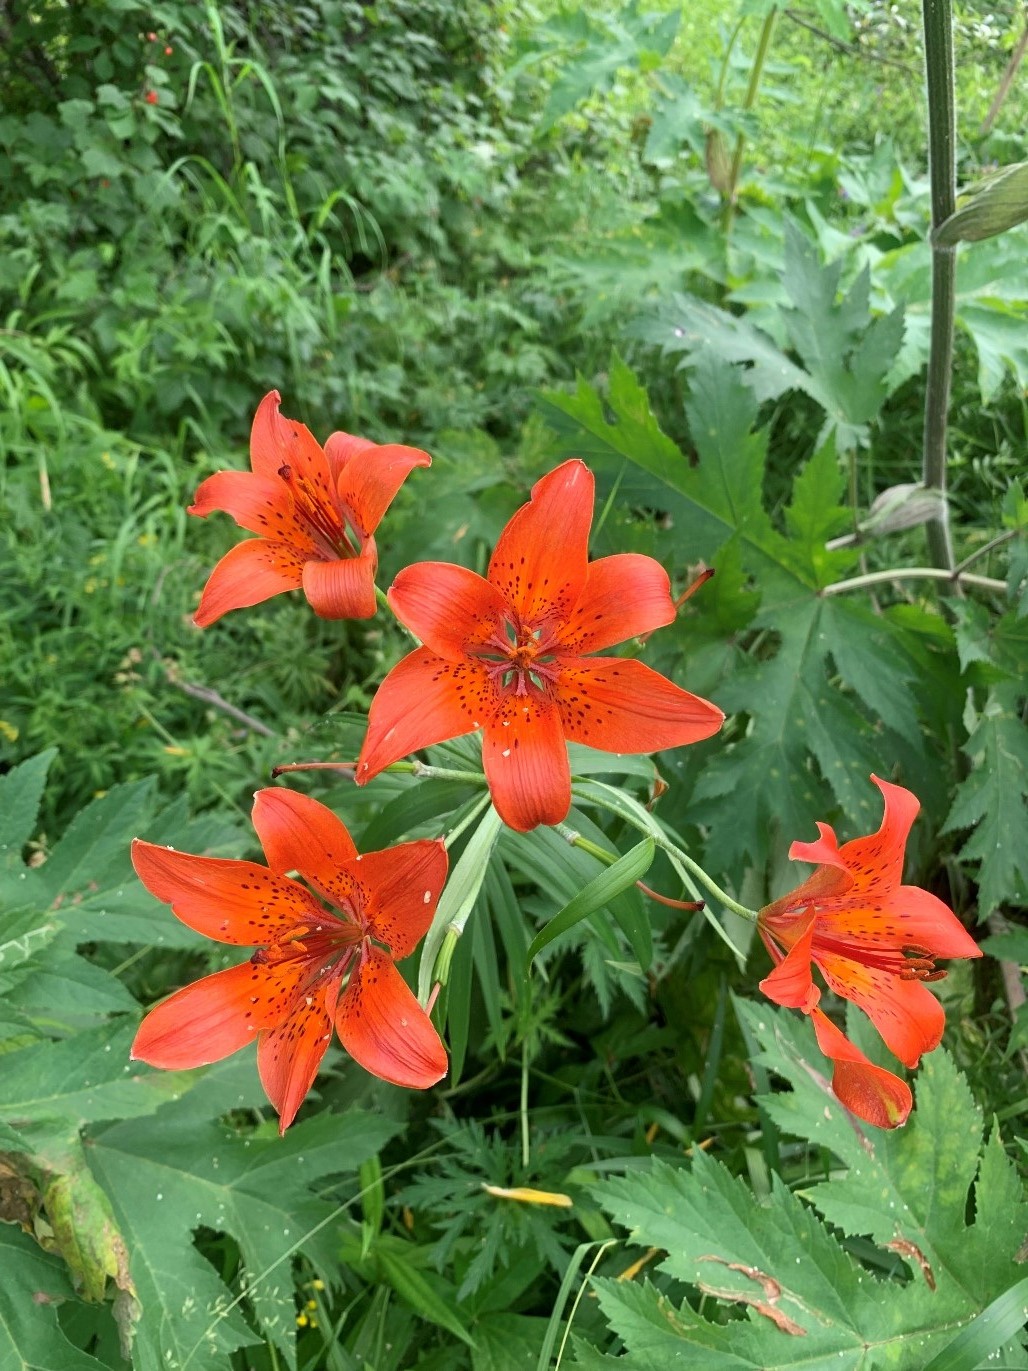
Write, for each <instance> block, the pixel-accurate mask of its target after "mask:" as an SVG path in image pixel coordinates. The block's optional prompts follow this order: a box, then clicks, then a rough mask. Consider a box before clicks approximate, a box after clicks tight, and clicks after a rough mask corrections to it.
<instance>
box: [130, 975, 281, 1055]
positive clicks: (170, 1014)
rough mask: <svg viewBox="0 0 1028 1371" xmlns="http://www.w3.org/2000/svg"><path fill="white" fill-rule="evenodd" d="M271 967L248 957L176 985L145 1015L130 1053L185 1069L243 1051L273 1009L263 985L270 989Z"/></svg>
mask: <svg viewBox="0 0 1028 1371" xmlns="http://www.w3.org/2000/svg"><path fill="white" fill-rule="evenodd" d="M267 972H268V968H266V967H254V966H251V965H250V963H249V962H243V964H242V966H230V967H229V968H228V969H227V970H226V971H216V972H215V973H214V975H213V976H205V977H204V978H203V980H200V981H195V982H194V983H193V984H192V985H187V986H185V987H184V988H183V989H182V990H177V991H176V992H175V994H174V995H171V996H169V997H168V999H166V1000H163V1001H162V1002H161V1003H160V1004H159V1005H157V1006H156V1008H154V1009H151V1010H150V1012H149V1014H147V1016H146V1017H145V1018H144V1020H143V1022H142V1023H141V1024H140V1025H139V1032H138V1033H137V1034H136V1037H135V1041H134V1042H133V1044H132V1050H131V1052H130V1054H129V1055H130V1056H131V1057H132V1058H133V1059H134V1060H135V1061H140V1062H148V1063H149V1064H150V1066H157V1067H161V1068H163V1069H164V1070H166V1071H180V1070H184V1069H188V1068H189V1067H193V1066H206V1065H207V1064H208V1063H209V1062H220V1061H221V1060H222V1059H223V1058H224V1057H229V1056H231V1055H232V1053H233V1052H238V1051H239V1049H240V1048H241V1047H245V1046H246V1044H247V1043H249V1042H253V1040H254V1039H255V1038H256V1036H257V1030H258V1029H259V1028H262V1027H264V1026H265V1023H266V1020H267V1017H268V1013H269V1010H268V1006H267V1003H266V1002H265V1000H263V999H262V997H261V996H260V991H261V990H267V989H268V979H267ZM255 1001H256V1002H255Z"/></svg>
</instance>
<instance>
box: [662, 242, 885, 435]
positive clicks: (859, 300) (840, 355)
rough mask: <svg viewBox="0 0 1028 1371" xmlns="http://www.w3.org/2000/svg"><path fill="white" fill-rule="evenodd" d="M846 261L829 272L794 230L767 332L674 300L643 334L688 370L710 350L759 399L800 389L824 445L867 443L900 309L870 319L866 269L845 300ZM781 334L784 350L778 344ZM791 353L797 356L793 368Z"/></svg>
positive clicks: (702, 305) (692, 301)
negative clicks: (820, 419)
mask: <svg viewBox="0 0 1028 1371" xmlns="http://www.w3.org/2000/svg"><path fill="white" fill-rule="evenodd" d="M842 267H843V263H842V261H841V260H837V261H835V262H833V263H832V264H831V265H828V266H823V265H822V264H821V263H820V262H819V261H818V257H817V253H816V250H815V249H814V248H813V247H812V246H811V244H810V243H809V242H808V241H807V240H806V239H805V238H804V237H803V235H802V234H801V233H800V232H799V230H798V229H797V228H796V226H795V225H794V224H792V223H788V224H787V226H786V234H785V261H784V270H783V273H782V287H783V290H784V294H785V298H786V301H787V303H784V304H782V305H780V306H779V308H778V310H777V318H774V317H772V318H770V319H768V320H767V323H766V324H765V326H764V327H761V326H760V325H759V324H756V323H753V322H751V321H750V320H748V319H746V318H745V317H742V318H739V317H737V316H736V315H734V314H732V313H730V312H729V311H727V310H724V309H720V308H718V307H717V306H715V305H710V304H708V303H706V302H705V301H703V300H700V299H696V298H695V297H689V296H684V295H683V296H676V297H675V298H674V299H673V300H671V301H670V302H669V303H668V305H667V306H666V307H665V308H664V309H662V311H661V313H660V314H659V315H658V316H657V317H656V318H655V319H654V320H652V321H647V323H646V324H645V325H644V327H643V328H642V330H641V333H642V336H643V337H645V338H646V339H647V341H649V342H656V343H660V345H661V346H662V347H663V348H664V350H665V351H666V352H670V353H672V354H674V353H679V352H681V353H684V354H685V355H686V359H687V361H688V362H689V363H690V364H693V363H695V362H696V361H697V360H698V359H699V358H700V357H701V356H704V355H706V356H709V355H710V354H709V349H711V348H713V349H714V352H715V353H716V354H717V355H718V356H720V357H722V358H723V359H725V360H726V361H730V362H740V363H745V364H746V367H747V369H746V371H745V372H744V373H743V374H744V376H745V378H746V381H747V383H748V384H749V385H751V386H752V387H753V390H754V392H755V394H756V396H757V398H758V400H769V399H775V398H777V397H778V396H779V395H782V394H783V393H784V392H786V391H788V390H794V389H795V390H802V391H804V392H805V393H806V394H807V395H809V396H810V398H811V399H812V400H814V401H815V402H816V403H817V404H818V405H820V407H821V408H822V409H823V410H824V412H825V429H824V431H823V432H822V435H821V439H820V440H819V441H823V439H824V438H825V437H826V436H827V435H828V434H831V435H833V436H834V437H835V440H836V442H837V444H838V446H839V447H840V448H843V449H845V448H849V447H851V446H852V445H853V443H855V442H857V441H862V440H866V438H867V424H868V423H869V421H871V420H872V419H875V418H876V417H877V416H878V414H879V412H880V410H881V408H882V405H883V404H884V403H885V401H886V399H887V398H888V396H889V394H890V391H891V389H892V386H891V385H890V372H891V370H892V367H893V363H894V362H895V360H896V356H897V354H898V352H899V348H900V344H901V342H902V340H903V307H902V306H901V305H899V306H897V307H896V308H895V309H894V310H892V311H891V313H889V314H887V315H882V316H880V317H878V318H875V319H872V316H871V311H870V306H869V296H870V284H871V275H870V270H869V268H867V267H865V269H864V270H863V271H862V272H861V273H860V275H859V276H858V277H857V279H856V280H855V281H854V283H853V285H852V286H851V287H850V289H849V291H848V292H847V294H846V295H845V296H844V297H843V298H842V299H841V300H839V299H838V298H837V297H838V293H839V279H840V276H841V274H842ZM781 333H784V336H785V339H786V348H785V349H783V348H782V347H781V346H780V345H779V344H778V343H776V342H775V341H774V337H773V335H774V334H781ZM788 350H794V351H795V352H796V353H798V355H799V358H800V363H799V364H798V365H797V364H796V363H794V362H792V361H791V360H790V358H789V356H788Z"/></svg>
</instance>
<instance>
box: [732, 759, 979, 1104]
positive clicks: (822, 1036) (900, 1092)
mask: <svg viewBox="0 0 1028 1371" xmlns="http://www.w3.org/2000/svg"><path fill="white" fill-rule="evenodd" d="M871 780H872V781H873V782H874V783H875V785H876V786H877V787H878V789H879V790H880V791H881V792H882V795H883V796H884V799H885V814H884V816H883V818H882V824H881V827H880V828H879V830H878V832H877V833H872V834H869V835H868V836H867V837H864V838H854V839H852V840H851V841H850V842H848V843H843V845H842V847H839V845H838V843H837V842H836V838H835V834H834V832H833V831H832V829H831V828H829V826H828V825H827V824H818V826H817V827H818V830H819V832H820V834H821V836H820V838H819V839H818V840H817V842H814V843H793V845H792V847H790V848H789V857H790V859H791V860H792V861H798V862H817V863H818V868H817V870H816V871H815V872H814V874H813V875H812V876H810V877H809V878H808V879H807V880H806V881H804V882H803V884H802V885H800V886H798V887H797V888H796V889H795V890H793V891H791V892H790V893H789V894H788V895H783V896H782V898H781V899H780V900H775V901H774V902H773V903H772V904H769V905H767V906H766V907H765V908H764V909H762V910H761V911H760V914H759V916H758V920H757V927H758V930H759V932H760V936H761V937H762V938H763V940H764V945H765V946H766V947H767V950H768V952H769V953H770V954H771V957H772V959H773V960H774V962H775V969H774V971H772V972H771V974H770V976H767V977H765V979H764V980H762V981H761V982H760V988H761V990H762V991H763V992H764V994H765V995H766V996H767V997H768V999H771V1000H774V1002H775V1003H776V1004H780V1005H785V1006H786V1007H787V1008H789V1009H801V1010H802V1011H803V1013H804V1014H809V1015H810V1017H811V1019H812V1021H813V1024H814V1032H815V1033H816V1035H817V1042H818V1046H819V1047H820V1048H821V1051H822V1052H823V1053H824V1054H825V1056H826V1057H829V1058H831V1060H832V1061H833V1062H834V1064H835V1070H834V1075H833V1078H832V1088H833V1089H834V1091H835V1094H836V1095H837V1096H838V1098H839V1099H840V1100H841V1101H842V1103H843V1104H844V1105H845V1106H846V1108H847V1109H849V1110H851V1111H852V1112H853V1113H854V1114H856V1115H857V1116H858V1118H861V1119H864V1120H865V1121H866V1122H867V1123H871V1124H875V1125H876V1126H877V1127H879V1128H896V1127H898V1125H900V1124H903V1123H906V1121H907V1116H908V1115H909V1113H910V1108H911V1104H912V1097H911V1094H910V1087H909V1086H908V1085H907V1083H906V1082H905V1081H903V1080H901V1079H900V1078H899V1077H898V1076H895V1075H893V1073H892V1072H891V1071H886V1070H885V1069H884V1068H882V1067H879V1066H874V1065H873V1064H872V1063H871V1062H870V1061H869V1060H868V1059H867V1057H865V1056H864V1054H863V1053H862V1052H861V1051H860V1050H859V1049H858V1048H857V1047H856V1046H854V1044H853V1043H851V1042H850V1040H849V1039H848V1038H847V1037H846V1035H845V1034H844V1033H843V1032H842V1031H841V1030H840V1029H838V1028H837V1027H836V1026H835V1024H834V1023H832V1021H831V1019H829V1018H828V1016H827V1015H826V1014H825V1013H824V1012H823V1011H822V1010H821V1009H819V1008H818V1007H817V1006H818V1001H819V1000H820V998H821V991H820V989H819V988H818V987H817V986H816V985H815V984H814V982H813V980H812V978H811V965H812V964H813V965H814V966H816V967H817V969H818V970H819V971H820V972H821V975H822V976H823V977H824V979H825V982H826V983H827V985H828V987H829V988H830V989H831V990H834V991H835V993H836V994H837V995H841V996H842V997H843V999H846V1000H852V1001H853V1003H854V1004H856V1005H858V1006H859V1007H860V1008H861V1009H862V1010H863V1011H864V1013H865V1014H867V1016H868V1018H869V1019H870V1020H871V1022H872V1023H873V1024H874V1026H875V1028H877V1030H878V1032H879V1033H880V1034H881V1035H882V1038H883V1040H884V1042H885V1045H886V1046H887V1047H888V1048H889V1050H890V1052H893V1053H894V1054H895V1055H896V1056H897V1057H898V1058H899V1059H900V1061H901V1062H903V1064H904V1065H905V1066H908V1067H911V1068H912V1067H916V1066H917V1064H918V1062H919V1061H920V1060H921V1054H922V1053H924V1052H931V1051H932V1050H933V1048H936V1047H938V1045H939V1042H940V1040H941V1038H942V1030H943V1028H944V1026H945V1015H944V1013H943V1009H942V1005H941V1004H940V1003H939V1001H938V1000H937V999H936V998H935V996H934V995H933V994H932V993H931V991H930V990H928V989H927V986H926V985H925V982H927V981H938V980H941V979H942V977H943V976H945V974H946V973H945V971H936V970H935V959H936V957H980V956H981V955H982V953H981V948H979V947H978V946H977V945H976V943H975V942H974V940H973V938H972V937H971V935H970V934H969V933H968V932H967V930H966V929H965V928H964V927H963V926H962V925H961V924H960V923H959V921H958V920H957V917H956V915H955V914H954V913H953V912H952V911H951V910H950V909H948V908H947V906H946V905H944V904H943V902H942V901H941V900H940V899H938V898H937V897H936V896H935V895H932V894H931V893H930V892H929V891H927V890H922V889H920V887H918V886H914V885H901V884H900V882H901V881H902V879H903V857H904V851H905V848H906V841H907V835H908V834H909V832H910V828H911V825H912V824H913V822H914V819H915V818H916V817H917V812H918V810H919V809H920V808H921V806H920V804H919V802H918V800H917V797H916V796H915V795H912V794H911V793H910V791H909V790H905V789H904V788H903V787H902V786H899V785H892V784H891V783H890V782H889V781H882V780H879V778H878V777H877V776H872V777H871Z"/></svg>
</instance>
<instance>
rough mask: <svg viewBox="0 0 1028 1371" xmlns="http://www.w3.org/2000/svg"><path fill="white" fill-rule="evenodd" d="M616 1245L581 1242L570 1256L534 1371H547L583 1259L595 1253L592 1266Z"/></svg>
mask: <svg viewBox="0 0 1028 1371" xmlns="http://www.w3.org/2000/svg"><path fill="white" fill-rule="evenodd" d="M614 1246H616V1243H615V1241H614V1240H613V1239H608V1240H607V1241H606V1242H583V1243H579V1245H578V1246H577V1247H576V1248H575V1250H574V1252H572V1254H571V1260H570V1261H569V1262H568V1264H567V1267H566V1268H565V1271H564V1279H563V1280H562V1281H561V1283H560V1289H559V1290H558V1291H557V1298H556V1299H555V1300H554V1302H553V1312H552V1313H551V1314H550V1322H549V1324H548V1325H547V1328H546V1336H545V1337H544V1338H543V1345H542V1347H541V1348H540V1350H539V1360H538V1361H537V1362H536V1364H535V1371H549V1368H550V1363H551V1361H552V1359H553V1349H554V1347H555V1346H556V1345H557V1334H558V1333H559V1332H560V1322H561V1319H562V1318H563V1317H564V1306H565V1305H566V1304H567V1302H568V1296H569V1295H570V1294H571V1288H572V1286H573V1285H574V1284H575V1281H577V1280H578V1274H579V1272H580V1271H581V1270H582V1267H583V1266H584V1265H585V1259H586V1257H588V1255H589V1253H590V1252H595V1253H596V1255H595V1257H594V1258H593V1266H594V1267H595V1265H596V1262H597V1261H598V1260H599V1258H600V1257H602V1255H603V1253H604V1252H605V1251H606V1250H607V1248H608V1247H614Z"/></svg>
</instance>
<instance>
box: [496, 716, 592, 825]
mask: <svg viewBox="0 0 1028 1371" xmlns="http://www.w3.org/2000/svg"><path fill="white" fill-rule="evenodd" d="M507 703H508V708H506V709H505V710H504V711H503V712H502V714H501V715H500V717H499V718H498V719H497V720H496V721H495V722H493V723H490V724H489V725H487V727H486V729H485V736H484V738H483V740H482V762H483V765H484V767H485V775H486V780H487V781H488V782H489V790H490V792H491V794H492V797H493V804H494V805H495V806H496V812H497V813H498V814H499V816H500V818H501V819H502V820H503V822H504V823H505V824H507V825H508V826H509V827H510V828H513V829H516V830H517V832H519V833H527V832H528V830H529V829H532V828H535V827H537V826H538V825H539V824H558V823H560V822H561V821H562V820H563V819H566V818H567V815H568V810H569V809H570V808H571V770H570V766H569V763H568V749H567V744H566V743H565V741H564V731H563V729H562V728H561V722H560V714H559V712H558V710H557V708H556V706H555V705H554V704H553V702H552V701H551V700H550V699H549V697H548V696H545V695H541V694H539V693H535V694H534V695H532V696H530V697H529V698H528V699H519V698H518V697H517V696H513V697H511V698H510V699H509V701H508V702H507Z"/></svg>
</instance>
